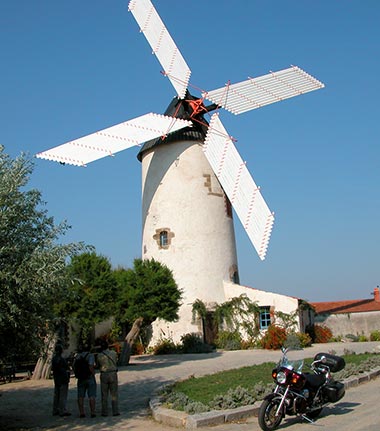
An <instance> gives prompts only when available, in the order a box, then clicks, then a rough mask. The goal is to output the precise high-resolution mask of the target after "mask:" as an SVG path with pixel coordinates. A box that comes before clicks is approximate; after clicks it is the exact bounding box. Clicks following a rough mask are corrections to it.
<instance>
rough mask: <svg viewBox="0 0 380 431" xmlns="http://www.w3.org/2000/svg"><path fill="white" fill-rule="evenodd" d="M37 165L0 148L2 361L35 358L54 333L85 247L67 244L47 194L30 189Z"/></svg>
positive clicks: (22, 155) (64, 231) (0, 340)
mask: <svg viewBox="0 0 380 431" xmlns="http://www.w3.org/2000/svg"><path fill="white" fill-rule="evenodd" d="M33 168H34V164H33V162H32V161H31V160H30V159H29V158H28V157H27V155H25V154H21V155H20V156H19V157H17V158H16V159H12V158H10V157H9V156H8V155H7V154H5V153H4V147H3V146H0V359H1V360H4V361H9V360H14V361H19V360H32V359H33V360H34V359H36V357H38V355H39V353H40V351H41V349H42V347H43V345H44V339H45V337H46V335H47V334H48V333H49V332H50V331H52V330H54V324H55V322H56V314H55V312H54V303H56V302H57V301H59V300H61V299H62V298H63V297H64V296H65V287H66V284H67V278H66V276H67V273H66V261H67V259H68V258H69V257H70V256H74V255H75V254H76V253H78V252H80V251H83V250H84V249H85V246H84V245H83V243H78V244H75V243H72V244H66V245H61V244H59V243H58V239H59V238H60V237H61V236H62V235H64V234H65V233H66V231H67V230H68V229H69V226H68V225H67V223H66V222H62V223H60V224H58V225H56V224H55V222H54V219H53V217H49V216H48V212H47V210H46V208H44V206H45V205H46V203H45V202H43V201H42V199H41V192H40V191H38V190H35V189H29V190H28V189H27V185H28V181H29V179H30V175H31V173H32V172H33Z"/></svg>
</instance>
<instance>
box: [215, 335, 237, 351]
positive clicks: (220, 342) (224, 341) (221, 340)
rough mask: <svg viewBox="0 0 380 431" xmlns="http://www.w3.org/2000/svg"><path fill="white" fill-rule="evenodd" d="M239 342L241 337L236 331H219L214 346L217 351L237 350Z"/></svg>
mask: <svg viewBox="0 0 380 431" xmlns="http://www.w3.org/2000/svg"><path fill="white" fill-rule="evenodd" d="M241 341H242V340H241V335H240V333H239V332H238V331H219V332H218V335H217V337H216V340H215V345H216V347H217V348H218V349H224V350H239V349H240V348H241Z"/></svg>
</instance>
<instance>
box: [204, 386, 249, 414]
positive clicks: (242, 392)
mask: <svg viewBox="0 0 380 431" xmlns="http://www.w3.org/2000/svg"><path fill="white" fill-rule="evenodd" d="M255 401H256V398H255V397H254V396H253V394H252V393H251V392H250V391H249V390H248V389H246V388H243V387H241V386H238V387H237V388H234V389H229V390H228V391H227V393H226V394H224V395H217V396H216V397H215V398H214V399H213V401H212V402H211V408H213V409H216V410H224V409H234V408H236V407H239V406H247V405H249V404H253V403H254V402H255Z"/></svg>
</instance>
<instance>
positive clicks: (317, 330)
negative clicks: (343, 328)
mask: <svg viewBox="0 0 380 431" xmlns="http://www.w3.org/2000/svg"><path fill="white" fill-rule="evenodd" d="M311 338H312V340H313V343H328V342H329V341H330V340H331V338H332V332H331V329H330V328H329V327H327V326H325V325H314V328H313V330H312V334H311Z"/></svg>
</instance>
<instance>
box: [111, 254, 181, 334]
mask: <svg viewBox="0 0 380 431" xmlns="http://www.w3.org/2000/svg"><path fill="white" fill-rule="evenodd" d="M115 277H116V283H117V290H118V298H117V300H116V302H117V304H116V305H117V306H116V312H115V318H116V320H117V321H118V322H119V323H120V324H129V325H132V323H133V322H134V321H135V320H136V319H137V318H139V317H142V318H143V319H144V325H145V326H146V325H149V324H151V323H152V322H154V321H155V320H156V319H158V318H160V319H163V320H167V321H169V322H172V321H175V320H176V319H178V309H179V306H180V300H181V291H180V290H179V289H178V287H177V284H176V282H175V280H174V278H173V274H172V272H171V271H170V269H169V268H168V267H167V266H165V265H163V264H161V263H160V262H158V261H156V260H154V259H150V260H141V259H135V260H134V265H133V269H127V270H126V269H123V268H119V269H118V270H116V271H115Z"/></svg>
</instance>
